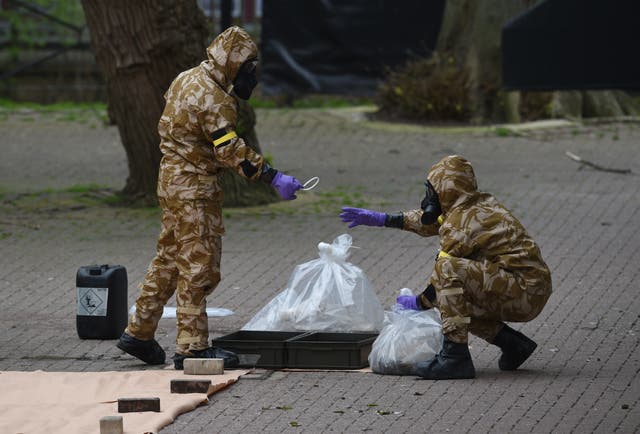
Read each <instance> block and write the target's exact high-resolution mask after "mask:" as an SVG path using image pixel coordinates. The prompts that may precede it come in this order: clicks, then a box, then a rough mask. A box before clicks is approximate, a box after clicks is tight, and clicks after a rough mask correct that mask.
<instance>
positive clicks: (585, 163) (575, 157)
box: [565, 151, 631, 174]
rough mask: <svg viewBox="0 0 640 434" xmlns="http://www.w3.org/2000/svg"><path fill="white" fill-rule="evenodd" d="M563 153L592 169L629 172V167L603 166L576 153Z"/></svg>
mask: <svg viewBox="0 0 640 434" xmlns="http://www.w3.org/2000/svg"><path fill="white" fill-rule="evenodd" d="M565 155H566V156H567V157H569V158H570V159H572V160H573V161H577V162H578V163H580V164H583V165H585V166H589V167H593V168H594V169H596V170H601V171H603V172H613V173H623V174H627V173H631V169H612V168H610V167H604V166H600V165H599V164H596V163H592V162H591V161H587V160H583V159H582V158H580V157H578V156H577V155H576V154H574V153H572V152H569V151H567V152H565Z"/></svg>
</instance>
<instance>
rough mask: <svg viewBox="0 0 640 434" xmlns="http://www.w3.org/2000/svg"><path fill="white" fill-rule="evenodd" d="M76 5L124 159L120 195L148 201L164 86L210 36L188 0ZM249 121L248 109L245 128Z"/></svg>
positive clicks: (193, 61) (87, 0)
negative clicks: (125, 174)
mask: <svg viewBox="0 0 640 434" xmlns="http://www.w3.org/2000/svg"><path fill="white" fill-rule="evenodd" d="M82 7H83V9H84V12H85V18H86V21H87V26H88V28H89V31H90V33H91V43H92V46H93V50H94V53H95V56H96V61H97V63H98V66H99V67H100V69H101V70H102V72H103V75H104V78H105V80H106V86H107V95H108V103H109V114H110V116H111V118H112V121H113V122H114V123H115V124H116V125H117V126H118V130H119V133H120V138H121V140H122V144H123V146H124V148H125V152H126V155H127V161H128V164H129V176H128V178H127V182H126V185H125V187H124V190H123V194H124V195H125V196H126V197H128V198H129V199H131V200H133V201H136V202H142V203H155V202H156V200H157V198H156V185H157V179H158V166H159V163H160V158H161V153H160V149H159V143H160V138H159V136H158V121H159V120H160V116H161V115H162V111H163V109H164V104H165V101H164V93H165V92H166V90H167V89H168V88H169V85H170V84H171V82H172V81H173V79H174V78H175V77H176V76H177V75H178V74H179V73H180V72H182V71H184V70H186V69H189V68H191V67H193V66H195V65H197V64H198V63H200V62H201V61H202V60H204V58H205V56H206V52H205V50H206V47H207V44H208V43H209V42H210V38H211V36H210V34H209V30H208V28H207V23H206V21H205V18H204V15H203V14H202V12H201V11H200V9H199V8H198V5H197V3H196V0H136V1H126V0H109V1H103V0H82ZM247 110H248V111H249V112H250V113H251V114H253V110H252V109H251V107H249V108H248V109H245V110H243V113H244V115H246V113H247ZM245 123H247V122H245ZM254 124H255V115H254V116H253V123H249V124H248V125H247V127H246V128H245V130H246V132H245V134H248V135H250V134H251V133H252V132H253V126H254ZM253 134H255V133H253ZM255 145H256V146H258V145H257V141H256V143H255ZM238 182H240V181H238ZM256 184H257V183H256ZM254 188H258V189H260V190H264V187H254ZM269 190H271V189H269ZM270 193H271V194H272V196H271V197H272V198H273V197H274V196H273V192H272V191H271V192H270ZM233 194H234V192H231V195H230V196H231V197H228V198H227V200H225V202H226V203H227V204H229V203H231V204H233Z"/></svg>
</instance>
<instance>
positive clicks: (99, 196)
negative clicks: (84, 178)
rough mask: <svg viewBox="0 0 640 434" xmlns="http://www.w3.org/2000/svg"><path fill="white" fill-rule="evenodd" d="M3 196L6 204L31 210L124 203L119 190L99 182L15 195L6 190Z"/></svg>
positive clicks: (72, 208)
mask: <svg viewBox="0 0 640 434" xmlns="http://www.w3.org/2000/svg"><path fill="white" fill-rule="evenodd" d="M1 198H2V201H3V203H4V204H11V205H12V206H14V207H16V208H18V209H20V210H23V211H29V212H39V211H42V212H45V211H68V210H78V209H84V208H89V207H95V206H102V205H116V204H119V203H122V199H121V198H120V197H119V196H118V194H117V192H115V191H114V190H112V189H110V188H108V187H105V186H101V185H98V184H86V185H73V186H70V187H66V188H61V189H44V190H39V191H33V192H29V193H20V194H13V195H11V194H9V193H8V192H4V193H3V194H2V196H1Z"/></svg>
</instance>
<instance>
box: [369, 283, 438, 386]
mask: <svg viewBox="0 0 640 434" xmlns="http://www.w3.org/2000/svg"><path fill="white" fill-rule="evenodd" d="M400 294H401V295H411V294H412V292H411V290H410V289H408V288H403V289H402V290H401V291H400ZM442 341H443V335H442V322H441V320H440V314H439V312H438V311H437V310H436V309H429V310H409V309H404V308H403V307H402V306H400V305H395V306H394V307H393V308H392V310H391V311H386V312H385V324H384V327H383V328H382V330H381V331H380V334H379V335H378V337H377V338H376V340H375V341H374V342H373V346H372V347H371V353H369V365H370V366H371V370H372V371H373V372H375V373H377V374H388V375H415V365H416V364H417V363H418V362H423V361H425V360H429V359H432V358H433V357H435V355H436V354H437V353H439V352H440V349H441V348H442Z"/></svg>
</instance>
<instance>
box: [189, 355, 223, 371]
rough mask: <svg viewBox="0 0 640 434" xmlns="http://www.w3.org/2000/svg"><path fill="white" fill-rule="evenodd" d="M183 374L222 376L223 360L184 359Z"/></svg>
mask: <svg viewBox="0 0 640 434" xmlns="http://www.w3.org/2000/svg"><path fill="white" fill-rule="evenodd" d="M184 373H185V374H186V375H222V374H224V360H223V359H197V358H188V359H184Z"/></svg>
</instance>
